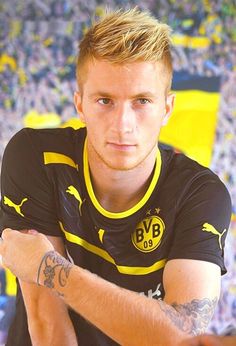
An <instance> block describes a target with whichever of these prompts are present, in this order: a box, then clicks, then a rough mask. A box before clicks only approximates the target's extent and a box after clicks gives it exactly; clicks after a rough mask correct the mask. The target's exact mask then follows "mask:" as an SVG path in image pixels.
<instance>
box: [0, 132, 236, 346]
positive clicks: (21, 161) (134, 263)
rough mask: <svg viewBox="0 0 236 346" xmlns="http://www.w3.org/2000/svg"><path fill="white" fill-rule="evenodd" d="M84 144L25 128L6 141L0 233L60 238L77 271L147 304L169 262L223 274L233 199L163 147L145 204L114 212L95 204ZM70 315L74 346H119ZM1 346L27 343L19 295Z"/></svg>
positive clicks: (73, 136) (206, 173)
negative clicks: (208, 265) (203, 265)
mask: <svg viewBox="0 0 236 346" xmlns="http://www.w3.org/2000/svg"><path fill="white" fill-rule="evenodd" d="M86 143H87V140H86V129H79V130H74V129H72V128H64V129H44V130H34V129H23V130H21V131H20V132H18V133H17V134H16V135H15V136H14V137H13V138H12V139H11V141H10V142H9V144H8V145H7V148H6V150H5V153H4V157H3V164H2V177H1V180H2V185H1V193H2V200H1V212H0V213H1V214H0V227H1V229H4V228H5V227H11V228H13V229H18V230H21V229H30V228H31V229H36V230H37V231H39V232H42V233H44V234H46V235H49V236H57V237H62V238H63V239H64V243H65V246H66V249H67V252H68V256H69V258H70V259H71V261H73V262H74V263H75V264H77V265H79V266H81V267H83V268H86V269H88V270H89V271H91V272H93V273H96V274H97V275H99V276H100V277H102V278H104V279H106V280H108V281H111V282H113V283H115V284H117V285H119V286H121V287H124V288H128V289H130V290H132V291H135V292H139V293H140V294H145V295H147V296H149V297H150V298H154V299H161V298H163V297H164V294H165V292H164V287H163V283H162V275H163V269H164V267H165V264H166V262H167V261H169V260H172V259H180V258H181V259H195V260H203V261H208V262H212V263H215V264H217V265H218V266H219V267H220V268H221V271H222V273H225V272H226V268H225V266H224V260H223V252H224V241H225V236H226V231H227V229H228V226H229V221H230V215H231V201H230V197H229V193H228V191H227V189H226V188H225V186H224V184H223V183H222V182H221V181H220V179H219V178H218V177H217V176H216V175H215V174H214V173H213V172H212V171H210V170H209V169H208V168H205V167H203V166H201V165H199V164H198V163H197V162H195V161H193V160H191V159H189V158H187V157H186V156H185V155H183V154H176V153H174V152H173V151H172V150H170V149H164V148H162V146H161V145H160V146H159V148H158V150H157V158H156V164H155V167H154V169H153V172H152V176H151V177H150V185H149V187H148V189H147V191H146V193H145V195H144V196H143V198H142V199H141V200H140V201H139V202H138V203H137V205H135V206H134V207H132V208H131V209H129V210H126V211H124V212H119V213H113V212H110V211H107V210H105V209H104V208H103V207H102V206H101V205H100V204H99V201H98V200H97V199H96V196H95V193H94V190H93V186H92V182H91V178H90V171H89V165H88V157H87V145H86ZM94 294H96V292H94ZM70 314H71V318H72V321H73V324H74V328H75V331H76V334H77V337H78V340H79V344H80V345H86V346H88V345H93V346H94V345H102V346H104V345H115V344H116V343H115V342H114V341H112V340H111V339H110V338H109V337H107V336H106V335H105V334H103V333H102V332H101V331H99V330H98V329H97V328H95V327H94V326H92V325H91V324H90V323H87V322H86V321H85V320H84V319H83V318H82V317H81V316H80V315H79V314H77V313H75V312H73V311H70ZM7 345H8V346H13V345H14V346H23V345H24V346H27V345H31V343H30V338H29V335H28V330H27V320H26V313H25V308H24V303H23V300H22V296H21V292H20V288H19V287H18V293H17V304H16V317H15V319H14V321H13V324H12V326H11V328H10V332H9V337H8V343H7Z"/></svg>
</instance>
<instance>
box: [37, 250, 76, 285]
mask: <svg viewBox="0 0 236 346" xmlns="http://www.w3.org/2000/svg"><path fill="white" fill-rule="evenodd" d="M71 268H72V264H71V263H70V262H69V261H68V260H67V259H65V258H64V257H62V256H61V255H59V254H58V253H57V252H55V251H49V252H47V253H46V254H45V255H44V257H43V259H42V261H41V263H40V266H39V269H38V278H37V283H38V284H39V279H40V277H41V276H43V285H44V286H46V287H48V288H55V284H56V283H57V284H58V285H59V287H64V286H65V285H66V283H67V280H68V277H69V273H70V270H71Z"/></svg>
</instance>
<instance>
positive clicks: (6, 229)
mask: <svg viewBox="0 0 236 346" xmlns="http://www.w3.org/2000/svg"><path fill="white" fill-rule="evenodd" d="M12 231H13V230H12V229H11V228H5V229H4V230H3V231H2V239H3V240H4V239H6V237H7V236H8V235H9V234H10V232H12Z"/></svg>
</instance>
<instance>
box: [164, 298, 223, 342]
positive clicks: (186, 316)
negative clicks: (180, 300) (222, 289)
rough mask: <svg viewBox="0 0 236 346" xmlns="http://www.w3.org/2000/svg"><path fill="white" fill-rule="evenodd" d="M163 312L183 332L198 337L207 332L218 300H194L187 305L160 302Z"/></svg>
mask: <svg viewBox="0 0 236 346" xmlns="http://www.w3.org/2000/svg"><path fill="white" fill-rule="evenodd" d="M159 304H160V308H161V310H162V311H163V312H164V313H165V314H166V315H167V316H168V317H169V318H170V320H171V321H172V322H173V323H174V325H175V326H176V327H177V328H179V329H180V330H181V331H183V332H185V333H188V334H192V335H198V334H202V333H204V332H205V331H206V328H207V326H208V324H209V322H210V320H211V318H212V316H213V313H214V310H215V307H216V304H217V298H214V299H208V298H204V299H194V300H192V301H191V302H189V303H186V304H177V303H173V304H171V305H168V304H166V303H165V302H162V301H161V300H160V301H159Z"/></svg>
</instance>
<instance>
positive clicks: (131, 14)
mask: <svg viewBox="0 0 236 346" xmlns="http://www.w3.org/2000/svg"><path fill="white" fill-rule="evenodd" d="M170 32H171V29H170V27H169V26H168V25H166V24H163V23H160V22H159V21H158V20H157V19H156V18H154V17H153V16H151V15H150V14H149V13H148V12H144V11H140V10H138V9H137V8H133V9H129V10H117V11H115V12H110V13H106V14H105V15H104V16H103V17H102V18H101V19H100V21H98V22H95V23H94V24H93V25H92V26H91V28H90V29H89V30H88V31H87V33H86V34H85V36H84V37H83V39H82V40H81V42H80V45H79V54H78V58H77V66H76V75H77V80H78V82H79V84H81V83H82V77H81V74H82V72H84V71H83V68H84V65H85V63H86V62H87V61H89V60H92V59H102V60H106V61H109V62H111V63H116V64H123V63H130V62H134V61H148V62H157V61H162V62H163V66H164V67H165V72H167V74H168V79H169V84H170V83H171V79H172V58H171V53H170V46H171V39H170ZM81 71H82V72H81ZM83 74H84V73H83Z"/></svg>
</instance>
